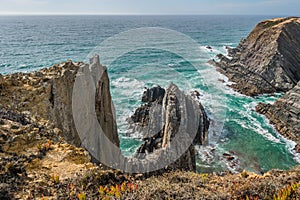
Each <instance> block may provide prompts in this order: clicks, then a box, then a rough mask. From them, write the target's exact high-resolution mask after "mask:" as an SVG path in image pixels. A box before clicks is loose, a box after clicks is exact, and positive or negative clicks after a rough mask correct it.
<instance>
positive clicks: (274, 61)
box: [210, 17, 300, 96]
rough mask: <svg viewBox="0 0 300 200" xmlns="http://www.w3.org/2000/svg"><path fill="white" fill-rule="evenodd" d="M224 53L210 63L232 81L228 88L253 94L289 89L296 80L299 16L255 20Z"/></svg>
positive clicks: (298, 72) (298, 75)
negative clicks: (252, 26)
mask: <svg viewBox="0 0 300 200" xmlns="http://www.w3.org/2000/svg"><path fill="white" fill-rule="evenodd" d="M228 55H229V56H230V57H231V58H230V59H229V58H227V57H225V56H224V55H221V54H220V55H218V58H219V59H220V61H218V62H216V61H214V60H211V61H210V63H211V64H213V65H215V66H216V67H217V69H218V71H220V72H221V73H222V74H224V75H226V76H227V77H228V78H229V80H230V81H233V82H235V84H233V85H232V86H231V87H233V88H234V89H235V90H237V91H238V92H240V93H242V94H246V95H250V96H254V95H258V94H263V93H273V92H282V91H284V92H286V91H288V90H290V89H292V88H293V87H294V86H295V85H296V84H297V82H298V81H300V57H299V55H300V18H297V17H289V18H277V19H272V20H266V21H263V22H261V23H259V24H258V25H257V26H256V27H255V28H254V30H253V31H252V32H251V33H250V34H249V36H248V37H247V39H242V40H241V42H240V44H239V45H238V47H237V48H234V49H229V50H228Z"/></svg>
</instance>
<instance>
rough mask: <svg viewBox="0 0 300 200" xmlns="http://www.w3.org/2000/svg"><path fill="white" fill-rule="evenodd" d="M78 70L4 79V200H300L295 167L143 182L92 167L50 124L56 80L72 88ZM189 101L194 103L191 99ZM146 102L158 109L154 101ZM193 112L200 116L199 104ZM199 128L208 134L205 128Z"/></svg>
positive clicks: (0, 136)
mask: <svg viewBox="0 0 300 200" xmlns="http://www.w3.org/2000/svg"><path fill="white" fill-rule="evenodd" d="M79 65H80V63H73V62H71V61H68V62H66V63H62V64H59V65H55V66H53V67H51V68H49V69H42V70H40V71H38V72H32V73H27V74H26V73H17V74H11V75H6V76H2V77H1V79H2V80H3V81H2V82H1V87H0V92H1V95H2V98H1V100H0V101H1V103H0V105H1V109H0V143H1V148H0V155H1V158H0V162H1V165H0V166H1V167H0V181H1V183H0V198H1V199H102V198H106V197H107V198H110V199H168V198H174V199H176V198H181V199H199V198H201V199H232V198H233V199H246V198H250V199H251V198H254V197H259V198H272V197H273V196H274V194H275V195H279V196H280V194H281V191H290V193H289V197H291V198H297V197H299V196H300V189H299V188H298V183H299V181H300V172H299V167H298V168H295V169H291V170H290V171H278V170H273V171H271V172H268V173H266V174H264V175H256V174H253V173H249V172H242V173H240V174H230V173H225V174H224V173H222V174H219V175H218V174H210V175H208V174H198V173H194V172H184V171H173V170H175V169H174V168H173V170H172V171H169V172H166V173H163V174H158V175H151V176H150V177H147V176H143V175H141V174H136V175H129V174H123V173H121V172H120V171H116V170H109V169H106V168H105V167H104V166H102V165H101V164H100V165H96V164H94V163H92V162H91V160H92V158H91V156H90V154H89V153H88V152H87V151H86V150H85V149H83V148H80V147H76V146H74V144H75V143H76V142H74V141H76V139H75V140H73V139H72V138H74V137H70V135H73V136H76V135H75V133H76V132H71V131H66V130H72V129H68V126H64V125H63V124H65V123H63V122H60V123H57V121H56V120H53V119H52V118H51V116H52V114H51V109H54V108H57V107H56V106H58V105H64V106H68V105H69V104H68V101H65V99H64V98H62V97H63V96H64V95H63V93H60V96H57V94H56V92H55V91H57V88H61V87H62V86H60V85H56V86H55V87H53V86H54V85H55V84H54V85H53V83H55V82H56V83H58V82H59V80H60V81H61V84H62V85H68V84H66V83H65V81H66V80H70V81H73V79H72V78H70V77H71V76H70V75H71V74H73V73H71V72H72V71H73V70H76V69H77V68H78V66H79ZM103 69H105V68H103ZM104 71H105V70H104ZM67 77H69V78H67ZM106 80H108V79H106ZM101 85H102V86H104V85H103V84H101ZM106 86H108V84H107V85H106ZM106 86H104V87H106ZM51 88H53V89H51ZM171 88H176V86H172V87H171ZM51 91H52V92H51ZM63 91H64V90H62V92H63ZM101 91H104V90H101ZM168 93H169V92H168V91H166V92H165V93H164V96H166V98H167V96H169V97H170V94H169V95H165V94H168ZM152 94H154V93H152V92H149V95H150V96H153V95H152ZM149 95H146V96H148V97H149ZM158 96H161V97H162V94H160V95H158ZM186 98H188V99H189V100H190V101H191V102H196V101H193V100H192V97H186ZM100 99H101V98H100ZM143 99H144V100H145V101H146V102H149V101H153V100H154V99H155V100H157V99H158V100H159V101H160V100H161V101H162V102H163V99H162V98H159V97H158V98H154V99H153V98H152V100H151V98H150V99H149V98H145V96H144V98H143ZM146 99H147V100H146ZM155 100H154V101H155ZM53 102H54V103H53ZM60 102H61V103H60ZM100 105H101V104H100ZM195 106H198V108H200V111H201V110H202V109H203V108H201V105H200V104H195ZM199 106H200V107H199ZM100 108H101V107H100ZM65 111H66V109H62V108H60V109H59V112H60V115H59V116H58V117H60V116H65V115H66V114H67V113H64V112H65ZM98 116H99V115H98ZM141 118H142V119H145V117H141ZM141 118H138V119H141ZM137 121H139V120H137ZM56 123H57V124H56ZM111 126H114V124H111ZM202 128H204V129H203V130H202V131H204V132H203V133H205V131H206V130H207V127H202ZM64 131H65V132H64ZM66 134H70V135H67V136H66ZM203 136H204V137H203ZM206 137H207V135H206V134H204V135H202V136H201V138H203V139H200V138H199V139H200V140H199V141H197V142H201V143H205V140H206ZM70 138H71V139H70ZM75 138H76V137H75ZM77 139H78V138H77ZM72 142H73V143H74V144H70V143H72ZM176 167H178V166H176ZM118 188H119V189H118ZM291 188H292V189H291Z"/></svg>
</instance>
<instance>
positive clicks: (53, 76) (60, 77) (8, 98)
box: [0, 57, 119, 146]
mask: <svg viewBox="0 0 300 200" xmlns="http://www.w3.org/2000/svg"><path fill="white" fill-rule="evenodd" d="M94 60H96V61H97V63H96V64H97V67H99V68H100V70H103V71H104V72H103V76H102V77H101V79H100V81H99V82H98V83H97V84H96V95H95V102H96V105H95V110H96V114H97V117H98V121H99V123H100V124H101V126H102V128H103V131H104V133H105V134H106V136H107V137H108V138H109V139H110V140H111V141H112V142H113V143H114V144H116V145H117V146H119V138H118V134H117V126H116V122H115V120H114V110H113V108H112V107H111V106H108V105H110V104H111V96H110V91H109V79H108V75H107V71H106V68H105V67H104V66H102V65H100V63H99V58H98V57H96V58H95V59H94ZM81 66H83V63H73V62H72V61H68V62H65V63H61V64H58V65H54V66H53V67H51V68H49V69H42V70H40V71H37V72H32V73H15V74H10V75H6V76H3V77H2V76H0V93H1V98H0V108H6V109H8V110H17V111H20V112H27V113H29V114H30V115H31V116H32V117H33V118H34V119H36V120H48V121H49V124H52V126H53V128H54V127H56V128H59V129H60V130H61V131H62V135H63V137H64V138H65V139H66V141H67V142H68V143H70V144H73V145H76V146H80V145H81V140H80V138H79V136H78V133H77V130H76V128H75V125H74V120H73V113H72V94H73V85H74V82H75V78H76V74H77V72H78V69H79V68H80V67H81ZM108 102H109V103H108Z"/></svg>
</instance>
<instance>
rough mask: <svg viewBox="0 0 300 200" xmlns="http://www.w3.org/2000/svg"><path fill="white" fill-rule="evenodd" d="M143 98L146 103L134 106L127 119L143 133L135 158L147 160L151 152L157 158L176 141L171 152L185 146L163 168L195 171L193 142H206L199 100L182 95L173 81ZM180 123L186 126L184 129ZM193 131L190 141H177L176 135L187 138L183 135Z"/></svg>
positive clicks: (203, 118) (205, 120) (148, 90)
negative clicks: (133, 111) (175, 158)
mask: <svg viewBox="0 0 300 200" xmlns="http://www.w3.org/2000/svg"><path fill="white" fill-rule="evenodd" d="M142 101H143V102H144V103H146V104H145V105H143V106H141V107H140V108H138V109H136V111H135V113H134V115H133V116H132V117H131V118H130V119H129V121H130V123H131V126H132V127H133V128H134V130H135V131H139V132H141V134H142V135H143V141H144V143H143V144H142V146H141V147H140V148H139V149H138V150H137V154H136V157H137V158H139V159H146V160H147V159H149V158H148V157H151V154H154V155H156V157H159V156H160V155H161V154H162V153H163V151H164V149H165V148H166V147H167V146H169V145H172V143H173V142H174V141H175V145H174V144H173V145H174V146H173V147H172V148H174V149H175V150H174V152H180V151H181V150H182V149H180V148H184V146H186V147H187V148H186V150H185V152H183V153H182V154H181V155H180V156H179V157H178V159H177V160H176V161H175V162H174V163H171V164H170V165H168V166H165V168H164V170H165V169H167V170H169V169H183V170H188V171H195V170H196V153H195V147H194V145H204V144H206V143H207V141H208V127H209V121H208V117H207V115H206V113H205V110H204V108H203V106H202V105H201V103H200V102H199V101H198V100H196V99H194V98H193V97H192V96H190V95H186V94H184V92H183V91H181V90H180V89H179V88H178V87H177V86H176V85H175V84H171V85H170V86H169V87H168V88H167V89H166V90H165V89H163V88H161V87H160V86H156V87H153V88H150V89H147V90H146V91H145V92H144V94H143V97H142ZM195 119H196V120H195ZM186 125H187V126H186ZM182 126H186V128H185V129H183V130H184V131H182V129H181V127H182ZM193 131H194V132H195V135H194V137H193V138H192V140H191V142H190V143H188V144H187V145H185V144H184V142H185V140H180V141H179V142H177V143H176V139H175V138H176V137H179V138H180V137H186V136H185V134H190V133H192V132H193ZM188 136H189V135H188ZM141 155H142V156H141ZM157 160H159V159H157Z"/></svg>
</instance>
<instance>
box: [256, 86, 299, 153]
mask: <svg viewBox="0 0 300 200" xmlns="http://www.w3.org/2000/svg"><path fill="white" fill-rule="evenodd" d="M256 110H257V112H259V113H261V114H264V115H266V117H267V118H268V119H269V120H270V122H271V123H272V124H275V127H276V129H277V131H278V132H279V133H281V134H282V135H283V136H285V137H286V138H288V139H291V140H293V141H295V142H296V143H297V146H296V148H295V150H296V151H297V152H298V153H300V81H299V82H298V84H297V85H296V86H295V87H294V88H293V89H292V90H290V91H288V92H287V93H286V94H285V95H284V96H283V97H282V98H279V99H278V100H277V101H276V102H275V103H274V104H273V105H272V104H263V103H259V104H258V105H257V106H256Z"/></svg>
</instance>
